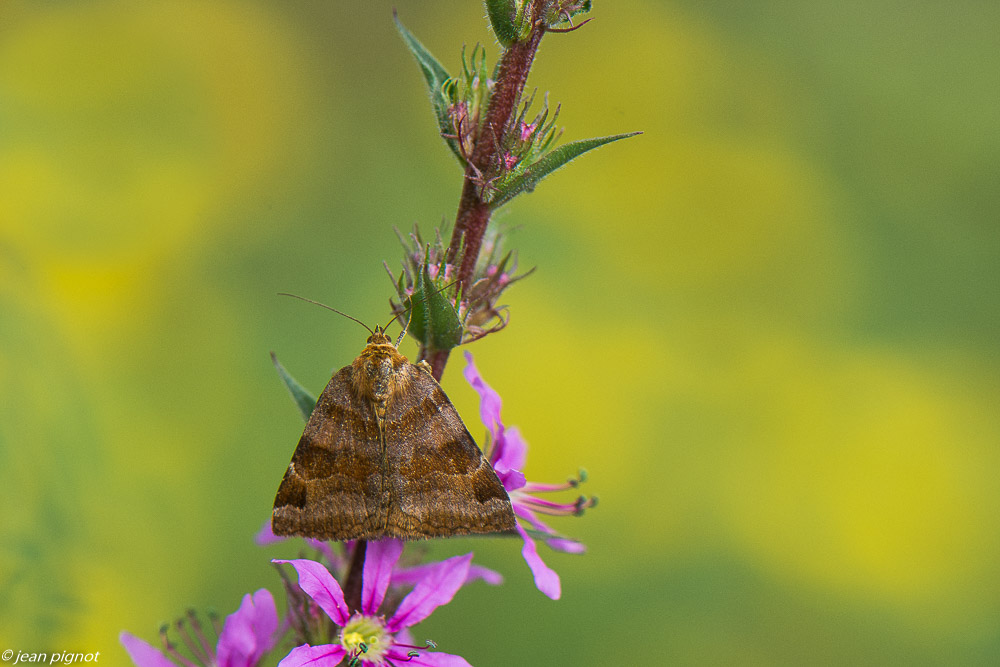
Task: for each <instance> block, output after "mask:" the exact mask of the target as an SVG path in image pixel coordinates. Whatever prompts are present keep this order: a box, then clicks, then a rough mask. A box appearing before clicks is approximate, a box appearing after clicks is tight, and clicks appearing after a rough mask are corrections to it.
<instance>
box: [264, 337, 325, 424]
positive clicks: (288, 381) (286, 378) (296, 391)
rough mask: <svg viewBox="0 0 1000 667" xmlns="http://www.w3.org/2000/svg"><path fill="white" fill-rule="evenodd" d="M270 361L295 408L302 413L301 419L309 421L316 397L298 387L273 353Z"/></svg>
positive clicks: (300, 386)
mask: <svg viewBox="0 0 1000 667" xmlns="http://www.w3.org/2000/svg"><path fill="white" fill-rule="evenodd" d="M271 361H272V363H274V367H275V368H276V369H278V375H279V376H280V377H281V380H282V381H283V382H284V383H285V386H286V387H287V388H288V393H290V394H291V395H292V400H293V401H295V406H296V407H297V408H298V409H299V412H300V413H302V418H303V419H305V420H306V421H309V416H310V415H311V414H312V412H313V410H314V409H315V408H316V397H315V396H313V395H312V394H310V393H309V392H308V391H306V389H305V388H304V387H303V386H302V385H300V384H299V383H298V382H297V381H296V380H295V378H293V377H292V376H291V375H289V374H288V371H286V370H285V367H284V366H282V365H281V364H280V363H278V357H277V355H275V354H274V352H272V353H271Z"/></svg>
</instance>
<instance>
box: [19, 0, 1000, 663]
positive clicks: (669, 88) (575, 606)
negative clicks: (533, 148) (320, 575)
mask: <svg viewBox="0 0 1000 667" xmlns="http://www.w3.org/2000/svg"><path fill="white" fill-rule="evenodd" d="M396 6H397V7H398V9H399V13H400V16H401V18H402V19H403V21H404V22H405V23H406V24H407V25H408V27H409V28H410V29H411V30H413V32H414V33H415V34H416V35H417V36H418V37H419V38H420V39H421V40H422V41H423V42H424V43H425V44H426V45H427V46H428V47H429V48H430V49H431V50H432V51H433V52H434V53H435V54H436V55H437V56H438V58H439V59H440V60H441V61H442V62H443V63H444V64H445V65H446V66H447V67H449V68H450V69H452V71H454V70H455V69H456V68H457V66H458V63H459V52H460V48H461V45H462V44H463V43H466V44H468V45H469V46H471V45H472V44H473V43H475V42H477V41H479V42H483V43H486V44H488V45H489V46H490V48H491V50H493V52H495V51H496V47H495V43H494V42H493V39H492V37H491V35H490V34H489V32H488V30H487V28H486V24H485V20H484V19H483V14H484V12H483V9H482V6H481V5H480V4H479V3H478V2H472V1H470V2H462V3H457V2H431V1H429V0H421V1H419V2H417V1H416V0H397V2H396ZM595 15H596V17H597V18H596V20H595V21H593V23H592V24H590V25H588V26H587V27H586V28H584V29H583V30H580V31H579V32H576V33H573V34H572V35H550V36H548V37H546V39H545V40H544V41H543V44H542V49H541V52H540V55H539V60H538V61H537V65H536V68H535V70H534V72H533V75H532V79H531V81H530V82H529V85H530V86H537V87H538V88H539V90H540V91H541V92H544V91H546V90H549V91H551V100H552V102H553V103H556V102H560V103H562V104H563V108H562V113H561V115H560V123H561V124H563V125H565V126H566V127H567V131H566V134H565V135H564V136H565V139H566V140H573V139H580V138H585V137H589V136H595V135H604V134H613V133H616V132H625V131H630V130H643V131H644V132H645V134H644V135H643V136H641V137H638V138H635V139H630V140H628V141H627V142H622V143H619V144H615V145H614V146H610V147H607V148H604V149H601V150H600V151H597V152H596V153H594V154H593V155H588V156H586V157H584V158H582V159H581V160H580V161H579V162H578V163H575V164H574V165H571V166H570V167H569V168H567V169H566V170H564V171H561V172H559V173H557V174H556V175H554V176H553V177H552V178H550V179H549V180H548V181H546V182H545V183H544V184H543V185H541V186H540V187H539V188H538V191H537V192H536V193H534V194H532V195H528V196H525V197H522V198H519V199H518V200H516V201H515V202H514V203H513V204H512V205H510V206H509V207H508V209H506V210H505V212H504V213H503V214H502V215H501V216H499V219H500V222H502V223H503V224H506V225H508V226H510V227H513V228H516V231H515V232H514V233H512V234H511V236H510V242H511V244H512V245H513V246H514V247H516V248H518V249H519V252H520V258H521V264H522V267H525V268H527V267H530V266H538V271H537V273H536V274H535V275H534V276H533V277H532V278H530V279H529V280H527V281H525V282H523V283H521V284H519V285H517V286H516V287H514V288H513V289H512V290H511V291H510V292H508V293H507V298H506V301H507V303H509V304H510V305H511V311H512V321H511V324H510V326H509V327H508V329H507V330H506V331H505V332H504V333H503V334H501V335H497V336H492V337H490V338H489V339H487V340H485V341H483V342H482V343H480V344H476V345H475V346H473V351H474V353H475V354H476V359H477V361H478V363H479V365H480V368H481V369H482V371H483V373H484V375H485V376H486V378H487V380H488V381H489V382H490V383H491V384H492V385H493V386H494V387H495V388H496V389H498V390H499V391H500V392H501V394H502V395H503V397H504V401H505V403H504V415H505V418H506V420H507V422H508V423H513V424H517V425H519V426H520V427H521V428H522V430H523V432H524V434H525V435H526V437H527V439H528V440H529V442H530V444H531V445H532V452H531V456H530V459H529V465H528V471H527V472H528V475H529V478H532V479H536V480H540V481H561V480H562V479H564V478H565V477H566V476H568V475H571V474H573V473H574V472H575V471H576V469H577V467H578V466H584V467H586V468H587V469H588V470H589V472H590V477H591V481H590V482H589V483H588V487H589V488H588V489H587V490H588V491H589V492H592V493H596V494H598V495H599V496H600V497H601V505H600V506H599V507H598V508H597V509H596V510H593V511H591V512H590V513H588V514H587V516H586V517H584V518H583V519H566V520H563V521H561V522H555V523H556V526H557V527H558V528H559V529H562V530H564V531H565V532H567V533H569V534H572V535H575V536H578V537H580V538H581V539H582V540H583V541H585V542H586V544H587V545H588V547H589V553H588V554H587V555H585V556H582V557H580V556H570V555H563V554H553V553H551V552H547V551H546V552H544V553H543V555H544V556H545V557H546V559H547V561H548V562H549V564H550V565H552V566H553V567H554V568H555V569H556V570H558V571H559V572H560V573H561V575H562V579H563V590H564V595H563V599H562V600H561V601H559V602H552V601H549V600H548V599H546V598H544V597H543V596H542V595H541V594H540V593H538V592H537V591H536V590H535V589H534V588H533V586H532V585H531V579H530V576H529V574H528V572H527V569H526V567H525V566H524V564H523V562H522V561H521V560H520V556H519V547H518V545H517V544H516V543H515V542H514V541H504V540H500V541H487V540H453V541H446V542H444V543H440V544H435V545H434V546H433V549H434V552H435V553H437V554H440V555H449V554H454V553H464V552H465V551H468V550H469V549H475V551H476V554H477V560H478V561H480V562H482V563H484V564H487V565H490V566H493V567H495V568H498V569H500V570H502V571H503V572H504V574H505V575H506V576H507V583H506V584H505V585H504V586H503V587H501V588H499V589H491V588H488V587H486V586H483V585H481V584H480V585H476V586H470V587H469V588H467V589H465V590H463V591H462V592H461V593H460V594H459V596H458V597H457V598H456V600H455V602H454V603H452V604H451V605H449V606H447V607H444V608H442V609H440V610H439V611H438V612H437V613H436V614H435V615H434V616H433V617H431V619H429V620H428V621H427V622H426V623H425V624H424V625H423V626H422V627H421V629H420V630H419V632H418V636H427V637H432V638H434V639H435V640H436V641H437V642H438V643H439V645H440V646H441V647H442V649H443V650H447V651H450V652H455V653H460V654H462V655H464V656H465V657H467V658H468V659H469V660H470V662H472V663H473V664H475V665H477V666H489V665H512V664H525V665H574V666H584V665H622V664H627V665H631V664H643V665H661V664H663V665H667V664H671V665H673V664H676V665H717V664H748V665H801V664H820V665H823V664H830V665H848V664H849V665H857V664H873V665H874V664H910V665H921V664H936V665H937V664H963V665H965V664H996V662H997V661H998V659H1000V560H998V557H1000V485H998V482H997V479H998V470H1000V451H998V442H1000V411H998V410H997V404H998V401H1000V382H998V378H1000V375H998V372H997V371H998V365H1000V357H998V348H997V340H998V333H1000V290H998V286H1000V282H998V275H997V274H998V270H997V269H998V260H1000V232H998V225H997V223H998V219H1000V215H998V214H1000V205H998V191H1000V189H998V186H997V184H998V174H1000V170H998V156H1000V131H998V122H997V119H998V106H1000V79H998V78H997V71H998V64H1000V63H998V60H1000V58H998V54H1000V5H998V4H997V3H986V2H971V1H965V2H963V1H958V2H952V3H938V2H910V3H897V2H877V1H876V2H858V1H848V2H843V3H818V2H804V3H803V2H777V1H767V0H764V1H760V2H754V3H729V2H711V1H709V2H706V1H704V0H702V1H699V2H695V1H693V0H678V1H675V2H653V1H648V2H639V1H620V2H598V3H596V12H595ZM460 179H461V173H460V170H459V168H458V166H457V164H456V163H455V161H454V160H453V158H452V157H451V156H450V154H449V152H448V151H447V149H446V148H445V146H444V144H443V143H442V142H441V141H440V140H439V139H438V138H437V136H436V133H435V127H434V124H433V121H432V115H431V111H430V106H429V104H428V102H427V99H426V94H425V92H424V90H423V83H422V81H421V79H420V76H419V73H418V70H417V67H416V65H415V63H414V62H413V61H412V59H411V57H410V55H409V53H408V52H407V51H406V49H405V47H404V46H403V44H402V42H401V41H400V40H399V39H398V37H397V35H396V33H395V31H394V28H393V25H392V21H391V12H390V5H389V4H382V3H370V4H364V3H344V2H341V3H338V2H331V1H330V0H325V1H314V2H296V3H285V2H246V1H245V2H235V1H234V2H218V1H217V2H194V1H190V2H184V1H180V2H170V3H155V4H154V3H149V4H147V3H126V2H99V1H92V2H83V1H81V2H46V3H23V4H19V3H3V4H0V470H2V471H3V477H4V480H3V482H2V483H0V502H2V506H3V510H2V512H3V519H2V524H0V649H6V648H11V649H14V650H15V651H16V650H21V651H46V650H79V651H87V652H92V651H98V650H99V651H101V658H100V663H101V664H105V665H119V664H125V663H126V657H125V654H124V652H123V651H122V650H121V648H120V647H119V646H118V643H117V634H118V632H119V630H121V629H123V628H127V629H129V630H130V631H132V632H134V633H136V634H138V635H140V636H143V637H145V638H147V639H148V640H150V641H154V642H155V640H156V631H157V628H158V627H159V624H160V623H161V622H163V621H165V620H170V619H173V618H176V617H178V616H180V615H181V614H182V613H183V611H184V609H186V608H187V607H189V606H192V607H195V608H198V609H206V608H214V609H216V610H218V611H219V612H220V613H222V614H227V613H229V612H230V611H232V610H233V609H235V608H236V606H237V605H238V602H239V598H240V596H241V595H242V594H243V593H246V592H248V591H251V590H255V589H257V588H259V587H261V586H267V587H270V588H271V589H272V590H274V591H277V590H278V588H279V587H278V578H277V576H276V574H275V573H274V572H273V571H272V569H271V566H270V565H269V564H268V560H269V559H270V558H272V557H288V556H292V555H294V554H295V553H296V552H297V550H298V545H296V544H285V545H277V546H273V547H269V548H267V549H261V548H258V547H256V546H254V545H253V543H252V541H251V538H252V536H253V534H254V533H255V531H256V530H257V529H258V528H259V527H260V525H261V524H262V522H263V521H264V520H265V518H266V517H267V516H268V514H269V511H270V506H271V502H272V500H273V494H274V491H275V489H276V488H277V484H278V482H279V480H280V478H281V475H282V474H283V472H284V469H285V466H286V465H287V463H288V460H289V458H290V456H291V453H292V450H293V449H294V446H295V443H296V442H297V439H298V436H299V433H300V430H301V428H302V423H301V420H300V418H299V416H298V415H297V413H296V411H295V409H294V407H293V406H292V403H291V402H290V400H289V399H288V397H287V395H286V393H285V390H284V388H283V387H282V385H281V383H280V382H279V381H278V378H277V377H276V375H275V373H274V370H273V368H272V367H271V364H270V361H269V359H268V351H269V350H275V351H276V352H277V353H278V355H279V357H280V358H281V360H282V361H283V363H284V364H285V365H286V366H287V367H288V369H289V370H290V371H291V372H292V373H293V374H294V375H295V376H296V377H298V379H299V380H301V381H302V382H303V383H304V384H305V385H306V386H307V387H309V388H310V389H312V390H313V391H315V392H318V391H320V390H321V389H322V387H323V385H324V384H325V382H326V380H327V379H328V377H329V374H330V372H331V371H332V370H333V369H336V368H338V367H340V366H343V365H345V364H347V363H349V362H350V361H351V360H352V359H353V358H354V357H355V356H356V355H357V353H358V352H359V351H360V350H361V348H362V346H363V343H364V338H365V333H364V332H363V331H361V329H360V327H358V326H356V325H355V324H353V323H351V322H348V321H347V320H344V319H342V318H337V317H336V316H333V315H332V314H330V313H328V312H326V311H323V310H321V309H319V308H315V307H312V306H308V305H306V304H302V303H300V302H295V301H293V300H291V299H285V298H280V297H277V296H276V293H277V292H279V291H288V292H294V293H297V294H301V295H303V296H306V297H310V298H314V299H319V300H322V301H324V302H326V303H329V304H331V305H334V306H335V307H337V308H340V309H341V310H345V311H347V312H350V313H351V314H353V315H355V316H357V317H359V318H361V319H363V320H365V321H369V322H373V323H374V322H376V321H384V320H385V319H386V314H387V312H388V309H387V300H388V297H389V296H390V294H392V288H391V285H390V283H389V280H388V279H387V278H386V276H385V274H384V271H383V269H382V267H381V263H382V261H383V260H387V261H388V262H389V264H390V265H391V266H393V267H398V260H399V257H400V256H401V251H400V248H399V246H398V244H397V242H396V239H395V236H394V234H393V232H392V227H393V226H397V227H400V228H402V229H404V230H406V229H409V228H410V227H411V226H412V225H413V224H414V223H415V222H419V224H420V227H421V229H423V230H424V231H425V233H427V234H428V235H429V234H430V233H431V230H432V229H433V228H434V226H435V225H437V224H439V223H440V221H442V220H444V221H446V222H448V223H450V221H451V220H452V219H453V217H454V210H455V205H456V203H457V200H458V192H459V187H460ZM404 347H405V349H404V351H405V352H407V353H408V354H411V355H412V354H413V349H414V348H413V346H412V343H406V344H404ZM459 362H460V358H458V357H457V355H456V359H455V360H454V361H453V363H452V364H451V365H450V366H449V368H448V370H447V372H446V374H445V378H444V386H445V389H446V390H447V391H448V392H449V394H450V395H451V397H452V399H453V400H454V402H455V403H456V405H457V406H458V408H459V410H460V412H462V414H463V415H464V416H465V418H466V421H467V422H468V423H469V425H470V429H471V430H472V431H473V433H474V434H477V435H479V434H481V432H482V429H481V427H480V426H479V425H478V422H477V418H476V415H477V404H476V397H475V395H474V394H473V392H472V390H471V389H470V388H468V387H467V386H466V385H465V383H464V382H463V381H462V379H461V374H460V372H459V371H460V368H461V366H460V363H459Z"/></svg>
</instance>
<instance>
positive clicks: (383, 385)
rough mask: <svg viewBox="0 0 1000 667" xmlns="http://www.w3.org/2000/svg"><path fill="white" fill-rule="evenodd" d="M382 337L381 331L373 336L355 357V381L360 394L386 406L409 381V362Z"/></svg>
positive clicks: (356, 389) (379, 404)
mask: <svg viewBox="0 0 1000 667" xmlns="http://www.w3.org/2000/svg"><path fill="white" fill-rule="evenodd" d="M378 337H380V334H378V333H376V334H374V335H373V336H372V337H371V338H369V339H368V340H369V341H370V342H369V343H368V345H366V346H365V349H364V350H362V351H361V354H360V355H358V358H357V359H355V360H354V363H353V364H352V366H353V369H354V371H353V381H354V389H355V391H357V393H358V395H359V396H361V397H362V398H366V399H368V400H370V401H373V402H374V403H375V404H376V405H377V406H381V407H382V408H383V409H384V407H385V406H386V405H387V404H388V403H389V401H391V400H392V396H393V395H394V394H395V393H396V392H398V391H402V390H404V389H405V388H406V385H407V384H408V383H409V377H408V374H407V373H405V372H404V369H405V368H406V366H407V365H408V364H409V362H408V361H407V360H406V357H404V356H403V355H402V354H400V353H399V350H397V349H396V347H395V346H394V345H393V344H392V343H391V342H388V341H389V339H388V338H387V337H386V336H381V338H383V339H384V340H385V341H386V342H382V341H379V340H377V339H378ZM372 339H376V340H372Z"/></svg>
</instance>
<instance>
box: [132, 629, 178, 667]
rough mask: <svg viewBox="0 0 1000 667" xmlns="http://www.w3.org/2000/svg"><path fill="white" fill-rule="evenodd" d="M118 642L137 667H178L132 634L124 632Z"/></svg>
mask: <svg viewBox="0 0 1000 667" xmlns="http://www.w3.org/2000/svg"><path fill="white" fill-rule="evenodd" d="M118 641H120V642H121V643H122V646H124V647H125V651H126V652H127V653H128V657H130V658H132V662H133V663H135V665H136V667H177V664H176V663H174V662H173V661H171V660H168V659H167V657H166V656H165V655H163V654H162V653H160V652H159V651H157V650H156V649H155V648H153V647H152V646H150V645H149V644H147V643H146V642H144V641H143V640H141V639H139V638H138V637H136V636H135V635H133V634H132V633H130V632H127V631H125V630H122V632H121V633H120V634H119V635H118Z"/></svg>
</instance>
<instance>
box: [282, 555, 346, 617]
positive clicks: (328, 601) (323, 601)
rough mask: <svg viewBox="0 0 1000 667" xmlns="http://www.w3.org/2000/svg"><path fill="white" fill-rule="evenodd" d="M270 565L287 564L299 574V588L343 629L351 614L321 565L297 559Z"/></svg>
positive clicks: (342, 594) (328, 573)
mask: <svg viewBox="0 0 1000 667" xmlns="http://www.w3.org/2000/svg"><path fill="white" fill-rule="evenodd" d="M271 562H272V563H288V564H289V565H291V566H292V567H294V568H295V571H296V572H298V573H299V588H301V589H302V590H303V591H305V593H306V595H308V596H309V597H311V598H312V599H313V600H315V601H316V604H318V605H319V606H320V608H321V609H322V610H323V611H325V612H326V614H327V616H329V617H330V618H332V619H333V622H334V623H336V624H337V625H339V626H340V627H344V626H345V625H347V621H348V619H350V617H351V614H350V612H349V611H348V609H347V603H346V602H344V591H342V590H341V589H340V584H338V583H337V580H336V579H334V578H333V575H332V574H330V571H329V570H327V569H326V568H325V567H323V564H322V563H317V562H316V561H314V560H307V559H305V558H299V559H298V560H272V561H271Z"/></svg>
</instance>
